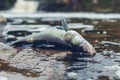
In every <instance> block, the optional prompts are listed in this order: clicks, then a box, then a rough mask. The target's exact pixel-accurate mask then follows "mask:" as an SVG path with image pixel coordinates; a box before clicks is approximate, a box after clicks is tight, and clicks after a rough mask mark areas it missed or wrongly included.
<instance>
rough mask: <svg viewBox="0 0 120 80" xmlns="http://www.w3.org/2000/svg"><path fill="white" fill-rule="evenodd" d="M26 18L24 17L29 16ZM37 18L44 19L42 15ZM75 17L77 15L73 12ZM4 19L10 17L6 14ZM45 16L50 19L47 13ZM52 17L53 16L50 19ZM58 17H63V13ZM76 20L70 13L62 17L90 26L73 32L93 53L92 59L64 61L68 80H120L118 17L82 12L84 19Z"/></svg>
mask: <svg viewBox="0 0 120 80" xmlns="http://www.w3.org/2000/svg"><path fill="white" fill-rule="evenodd" d="M46 14H47V13H46ZM48 14H49V13H48ZM55 14H56V13H55ZM81 14H83V13H81ZM90 14H91V13H90ZM30 15H32V14H30ZM30 15H26V16H27V17H29V16H30ZM41 15H43V16H44V17H45V14H41ZM41 15H33V16H32V17H35V18H37V16H38V18H39V17H42V16H41ZM77 15H80V14H79V13H77ZM4 16H6V17H9V18H10V17H14V16H11V15H6V14H4ZM47 16H50V14H49V15H47ZM52 16H53V14H52V15H51V16H50V17H52ZM56 16H59V15H56ZM56 16H55V15H54V16H53V17H56ZM61 16H63V17H64V16H65V14H62V15H61ZM61 16H59V17H61ZM15 17H16V16H15ZM17 17H19V15H18V16H17ZM22 17H23V18H24V17H25V16H24V15H23V16H22ZM76 17H77V16H76V15H74V17H72V16H71V13H70V14H69V15H68V16H67V17H66V18H69V23H71V22H72V23H80V24H81V23H82V24H84V25H83V26H85V25H92V26H93V27H92V28H91V26H87V27H88V28H89V27H90V29H81V28H80V29H79V28H76V29H75V28H73V29H74V30H76V31H78V32H79V33H80V34H81V35H82V36H83V37H84V38H86V39H87V40H88V41H89V42H90V43H91V44H92V45H93V46H94V47H95V49H96V51H97V54H96V55H95V56H94V57H85V56H84V57H82V56H80V55H73V57H72V59H71V60H70V61H66V62H65V63H66V65H67V70H66V71H67V76H68V80H120V66H119V65H120V19H119V17H120V14H117V15H115V16H114V14H113V15H112V14H111V15H109V14H108V15H107V14H105V15H104V14H101V16H100V14H95V15H92V16H91V15H89V13H86V14H83V17H84V18H83V17H82V15H80V16H78V17H77V18H76ZM80 24H79V25H80ZM71 73H73V74H71Z"/></svg>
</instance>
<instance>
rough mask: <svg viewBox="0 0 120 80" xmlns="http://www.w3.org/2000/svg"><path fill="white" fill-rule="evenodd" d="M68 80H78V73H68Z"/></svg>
mask: <svg viewBox="0 0 120 80" xmlns="http://www.w3.org/2000/svg"><path fill="white" fill-rule="evenodd" d="M67 76H68V79H75V80H77V73H75V72H69V73H67Z"/></svg>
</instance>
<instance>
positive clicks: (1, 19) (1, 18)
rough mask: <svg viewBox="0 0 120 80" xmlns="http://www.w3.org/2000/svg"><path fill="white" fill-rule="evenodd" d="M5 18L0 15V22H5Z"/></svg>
mask: <svg viewBox="0 0 120 80" xmlns="http://www.w3.org/2000/svg"><path fill="white" fill-rule="evenodd" d="M6 22H7V19H6V18H4V17H3V16H0V24H6Z"/></svg>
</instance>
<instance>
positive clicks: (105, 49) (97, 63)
mask: <svg viewBox="0 0 120 80" xmlns="http://www.w3.org/2000/svg"><path fill="white" fill-rule="evenodd" d="M73 21H75V22H82V23H84V24H90V25H94V26H95V27H94V30H87V31H86V30H84V31H82V30H77V31H78V32H79V33H80V34H82V35H83V36H84V37H85V38H86V39H87V40H88V41H89V42H90V43H91V44H92V45H93V46H94V47H95V49H96V50H97V54H96V55H95V56H94V57H91V58H90V57H78V56H77V57H74V60H73V61H72V62H70V63H69V65H68V68H67V71H68V72H75V73H77V77H76V79H75V80H89V79H90V80H119V79H120V76H119V75H118V74H116V72H117V71H119V70H120V69H119V68H117V67H120V66H119V58H120V56H118V55H120V45H119V44H120V21H119V20H90V19H81V20H75V19H73ZM102 41H105V43H102ZM109 41H110V43H109ZM107 42H108V43H107ZM114 43H115V44H118V45H115V44H114ZM116 66H117V67H116ZM106 67H107V68H106ZM108 67H109V68H108Z"/></svg>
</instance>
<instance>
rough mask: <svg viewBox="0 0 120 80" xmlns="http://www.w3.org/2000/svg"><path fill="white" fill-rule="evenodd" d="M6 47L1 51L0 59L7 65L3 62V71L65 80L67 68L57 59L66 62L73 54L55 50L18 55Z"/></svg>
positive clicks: (53, 79) (26, 51) (30, 51)
mask: <svg viewBox="0 0 120 80" xmlns="http://www.w3.org/2000/svg"><path fill="white" fill-rule="evenodd" d="M0 45H3V44H0ZM4 46H5V48H3V49H2V48H1V49H0V59H2V60H4V61H3V62H7V63H5V64H3V62H1V65H2V67H1V68H2V70H5V71H10V72H18V73H22V74H23V75H25V76H32V77H35V76H38V77H40V78H43V80H64V78H65V76H64V75H65V73H66V72H65V70H66V67H65V64H64V63H63V62H62V61H57V59H59V60H64V58H66V56H68V55H71V54H72V53H71V52H69V51H55V50H40V51H39V52H38V51H33V50H32V49H24V50H22V51H20V52H18V53H17V52H16V50H15V49H13V48H12V47H9V46H7V45H4ZM0 47H1V46H0ZM5 49H6V50H5ZM3 55H4V56H5V57H3ZM4 66H5V68H4ZM40 80H41V79H40Z"/></svg>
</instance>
